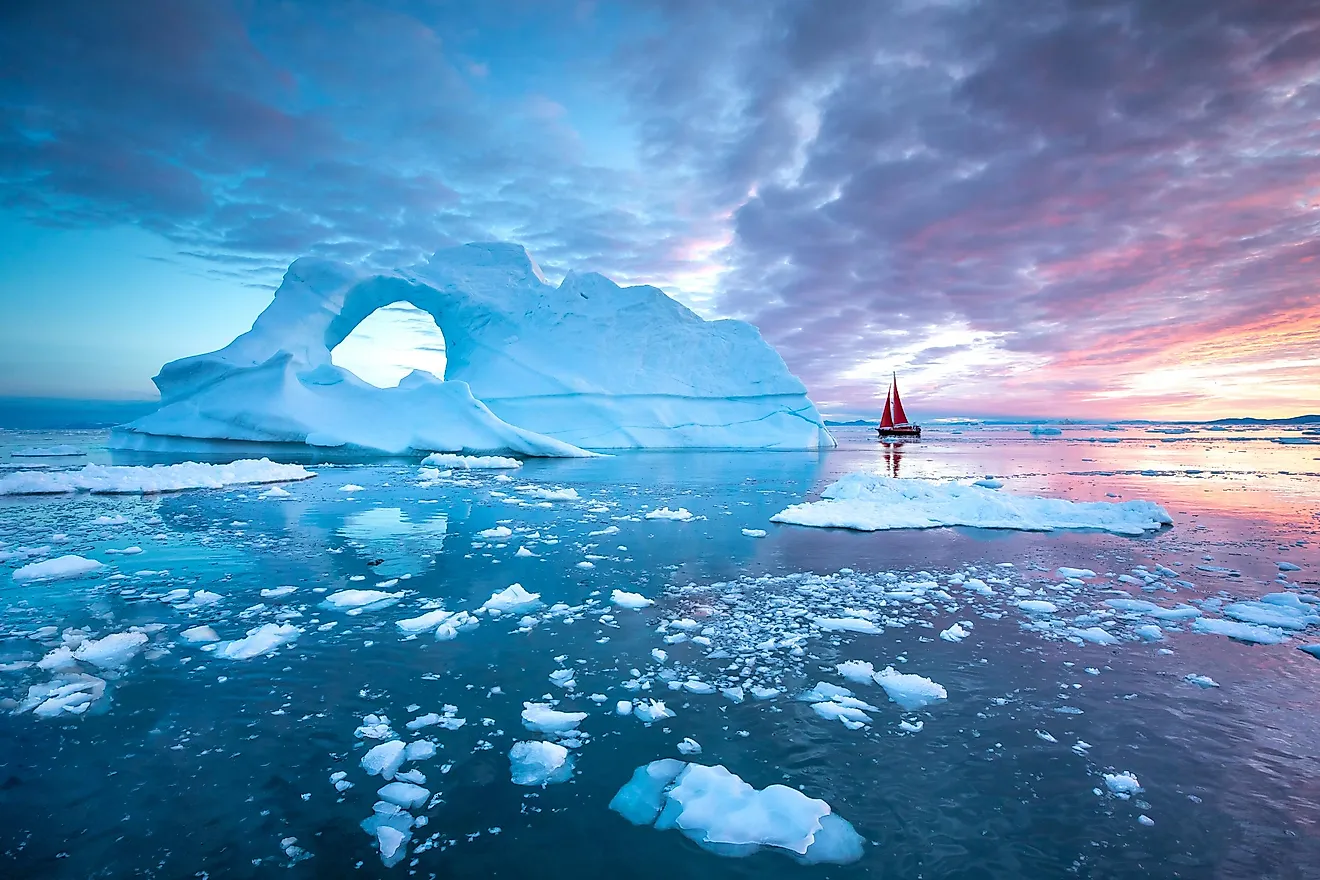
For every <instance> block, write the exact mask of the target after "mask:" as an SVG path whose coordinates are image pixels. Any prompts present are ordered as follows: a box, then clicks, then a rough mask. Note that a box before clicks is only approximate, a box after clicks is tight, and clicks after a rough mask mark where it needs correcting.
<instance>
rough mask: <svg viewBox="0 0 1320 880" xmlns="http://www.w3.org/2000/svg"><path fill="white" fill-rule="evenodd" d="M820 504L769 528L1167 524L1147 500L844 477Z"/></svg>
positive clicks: (1141, 529)
mask: <svg viewBox="0 0 1320 880" xmlns="http://www.w3.org/2000/svg"><path fill="white" fill-rule="evenodd" d="M821 498H822V500H820V501H811V502H804V503H802V504H794V505H792V506H791V507H788V508H786V509H785V510H781V511H780V512H779V513H777V514H775V515H774V516H773V517H771V521H772V522H779V523H790V524H793V525H802V526H816V527H821V528H846V529H856V530H858V531H879V530H885V529H926V528H935V527H938V526H975V527H978V528H985V529H1019V530H1023V531H1040V532H1048V531H1053V530H1055V529H1099V530H1103V531H1107V532H1113V533H1115V534H1119V535H1141V534H1143V533H1145V532H1148V531H1157V530H1158V529H1160V528H1161V527H1162V526H1165V525H1171V524H1172V523H1173V519H1172V518H1171V517H1170V516H1169V514H1168V512H1167V511H1165V510H1164V508H1162V507H1160V506H1159V505H1157V504H1154V503H1152V502H1150V501H1125V502H1110V501H1068V500H1065V499H1061V498H1035V497H1028V496H1020V495H1010V494H1005V493H1003V492H998V491H994V490H990V489H983V488H981V487H979V486H964V485H962V484H960V483H935V482H931V481H927V480H915V479H914V480H909V479H896V478H892V477H880V476H875V475H872V474H848V475H846V476H844V477H843V478H842V479H840V480H838V481H836V482H834V483H831V484H830V485H829V486H827V487H826V488H825V490H824V491H822V492H821Z"/></svg>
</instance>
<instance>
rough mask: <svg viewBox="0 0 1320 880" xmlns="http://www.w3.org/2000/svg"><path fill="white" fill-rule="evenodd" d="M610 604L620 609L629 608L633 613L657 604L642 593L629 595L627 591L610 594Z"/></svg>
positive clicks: (616, 591)
mask: <svg viewBox="0 0 1320 880" xmlns="http://www.w3.org/2000/svg"><path fill="white" fill-rule="evenodd" d="M610 602H612V603H614V604H615V605H617V606H619V607H620V608H629V609H632V610H633V611H640V610H641V609H643V608H645V607H647V606H648V605H654V604H655V602H654V601H653V600H651V599H648V598H646V597H645V596H643V595H642V594H641V593H629V592H626V591H625V590H615V591H614V592H613V593H611V594H610Z"/></svg>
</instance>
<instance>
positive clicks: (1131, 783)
mask: <svg viewBox="0 0 1320 880" xmlns="http://www.w3.org/2000/svg"><path fill="white" fill-rule="evenodd" d="M1104 779H1105V787H1106V788H1108V789H1109V790H1110V791H1111V792H1113V793H1114V794H1116V795H1118V796H1119V797H1122V798H1127V797H1131V796H1132V795H1134V794H1136V793H1137V792H1139V791H1141V790H1142V789H1141V783H1140V782H1138V781H1137V777H1135V776H1133V775H1132V774H1131V773H1129V772H1127V771H1123V772H1122V773H1106V774H1104Z"/></svg>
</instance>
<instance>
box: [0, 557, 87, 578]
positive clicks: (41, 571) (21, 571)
mask: <svg viewBox="0 0 1320 880" xmlns="http://www.w3.org/2000/svg"><path fill="white" fill-rule="evenodd" d="M104 568H105V565H104V564H103V563H100V562H97V561H96V560H95V559H87V558H85V557H83V556H74V555H72V554H71V555H68V556H57V557H55V558H54V559H43V560H42V561H40V562H29V563H28V564H27V565H24V566H22V567H20V568H18V569H17V570H16V571H15V572H14V575H13V577H14V580H15V581H17V582H18V583H38V582H41V581H59V580H66V579H69V578H80V577H87V576H88V575H93V574H98V573H99V572H101V571H102V570H103V569H104Z"/></svg>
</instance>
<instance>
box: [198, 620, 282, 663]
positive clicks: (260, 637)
mask: <svg viewBox="0 0 1320 880" xmlns="http://www.w3.org/2000/svg"><path fill="white" fill-rule="evenodd" d="M300 635H302V630H300V629H299V628H298V627H296V626H294V625H293V624H291V623H280V624H275V623H264V624H262V625H261V626H258V627H255V628H253V629H250V630H248V631H247V636H246V637H245V638H242V639H237V640H235V641H232V642H220V643H219V644H218V645H216V649H215V656H217V657H223V658H224V659H226V660H251V659H252V658H253V657H260V656H262V655H263V654H271V653H274V651H275V650H276V649H277V648H279V647H280V646H281V645H285V644H288V643H289V642H292V641H293V640H295V639H296V638H298V636H300Z"/></svg>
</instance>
